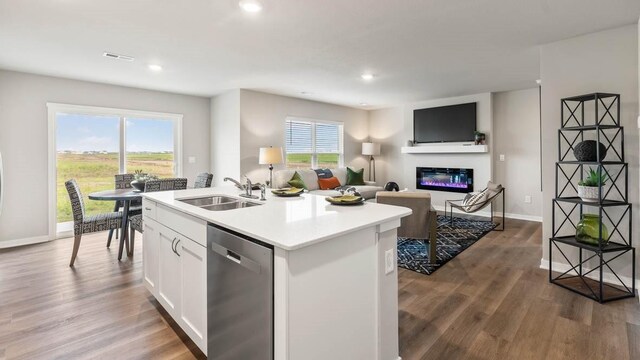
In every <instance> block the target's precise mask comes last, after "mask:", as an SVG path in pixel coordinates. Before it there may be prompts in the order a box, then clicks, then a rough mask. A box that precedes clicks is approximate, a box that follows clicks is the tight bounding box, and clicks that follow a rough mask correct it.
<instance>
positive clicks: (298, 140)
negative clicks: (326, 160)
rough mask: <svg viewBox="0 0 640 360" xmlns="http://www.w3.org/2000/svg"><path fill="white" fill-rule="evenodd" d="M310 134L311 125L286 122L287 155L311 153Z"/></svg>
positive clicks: (299, 122)
mask: <svg viewBox="0 0 640 360" xmlns="http://www.w3.org/2000/svg"><path fill="white" fill-rule="evenodd" d="M312 132H313V130H312V124H311V123H308V122H301V121H293V120H287V135H286V142H287V143H286V149H287V154H311V153H313V141H312Z"/></svg>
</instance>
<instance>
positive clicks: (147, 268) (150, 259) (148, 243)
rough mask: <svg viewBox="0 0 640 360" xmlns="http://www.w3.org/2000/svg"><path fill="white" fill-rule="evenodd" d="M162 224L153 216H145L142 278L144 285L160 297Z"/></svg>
mask: <svg viewBox="0 0 640 360" xmlns="http://www.w3.org/2000/svg"><path fill="white" fill-rule="evenodd" d="M159 226H160V224H158V223H157V222H155V221H153V220H152V219H151V218H148V217H145V218H144V236H143V237H142V245H143V250H142V274H143V275H142V279H143V282H144V286H145V287H146V288H147V290H149V292H150V293H152V294H153V296H155V297H158V271H159V270H160V269H159V266H158V250H159V248H160V238H159V236H158V227H159Z"/></svg>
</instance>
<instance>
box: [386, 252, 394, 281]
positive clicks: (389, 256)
mask: <svg viewBox="0 0 640 360" xmlns="http://www.w3.org/2000/svg"><path fill="white" fill-rule="evenodd" d="M394 260H395V259H394V257H393V249H389V250H387V251H385V252H384V274H385V275H387V274H391V273H392V272H393V269H395V268H396V264H395V261H394Z"/></svg>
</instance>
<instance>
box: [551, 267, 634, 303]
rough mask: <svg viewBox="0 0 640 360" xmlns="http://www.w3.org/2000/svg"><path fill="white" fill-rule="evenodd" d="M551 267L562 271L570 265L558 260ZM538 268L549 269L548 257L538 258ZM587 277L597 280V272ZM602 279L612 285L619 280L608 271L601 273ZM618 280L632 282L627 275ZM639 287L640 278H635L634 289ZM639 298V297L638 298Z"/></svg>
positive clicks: (586, 269)
mask: <svg viewBox="0 0 640 360" xmlns="http://www.w3.org/2000/svg"><path fill="white" fill-rule="evenodd" d="M553 268H554V269H556V270H557V271H558V272H560V273H563V272H565V271H567V270H569V269H571V266H569V265H568V264H565V263H560V262H556V261H554V262H553ZM540 269H544V270H549V260H548V259H544V258H543V259H540ZM582 269H583V271H589V270H591V268H588V267H586V266H583V267H582ZM587 277H588V278H590V279H594V280H598V274H597V273H594V274H593V275H592V274H589V275H587ZM602 280H603V281H604V282H606V283H608V284H613V285H619V284H620V282H619V281H618V279H616V277H615V276H614V275H613V274H611V273H610V272H608V271H604V272H603V273H602ZM620 280H622V281H624V283H625V284H627V286H629V285H630V284H631V283H632V279H631V277H629V276H620ZM637 289H640V279H636V290H637ZM639 300H640V299H639Z"/></svg>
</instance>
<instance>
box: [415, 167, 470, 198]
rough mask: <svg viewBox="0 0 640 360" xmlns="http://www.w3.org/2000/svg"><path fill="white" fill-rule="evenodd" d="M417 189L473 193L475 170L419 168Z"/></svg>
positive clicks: (417, 170) (417, 169) (417, 171)
mask: <svg viewBox="0 0 640 360" xmlns="http://www.w3.org/2000/svg"><path fill="white" fill-rule="evenodd" d="M416 189H422V190H437V191H447V192H456V193H468V192H472V191H473V169H454V168H431V167H417V168H416Z"/></svg>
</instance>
